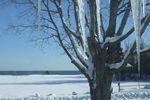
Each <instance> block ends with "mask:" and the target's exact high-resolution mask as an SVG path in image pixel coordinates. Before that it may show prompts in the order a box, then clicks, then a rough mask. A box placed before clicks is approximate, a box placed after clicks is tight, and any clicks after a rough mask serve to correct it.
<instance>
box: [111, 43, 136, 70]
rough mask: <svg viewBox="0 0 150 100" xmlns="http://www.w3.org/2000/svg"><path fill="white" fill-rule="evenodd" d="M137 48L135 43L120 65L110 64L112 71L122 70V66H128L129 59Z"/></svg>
mask: <svg viewBox="0 0 150 100" xmlns="http://www.w3.org/2000/svg"><path fill="white" fill-rule="evenodd" d="M134 47H135V43H133V44H132V45H131V47H130V48H129V49H128V51H127V52H126V54H125V56H124V58H123V60H122V61H121V62H119V63H114V64H108V66H109V68H110V69H112V70H113V69H120V68H121V67H122V66H125V65H126V64H127V59H128V58H129V55H130V53H131V52H132V51H133V49H134Z"/></svg>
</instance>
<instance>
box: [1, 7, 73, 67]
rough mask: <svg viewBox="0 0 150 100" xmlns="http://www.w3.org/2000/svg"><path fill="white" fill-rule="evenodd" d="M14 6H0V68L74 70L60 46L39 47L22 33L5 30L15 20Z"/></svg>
mask: <svg viewBox="0 0 150 100" xmlns="http://www.w3.org/2000/svg"><path fill="white" fill-rule="evenodd" d="M16 14H17V10H16V8H14V7H12V6H9V7H0V70H75V69H76V68H75V67H74V66H73V65H72V64H71V63H70V60H69V59H68V57H66V56H65V55H63V52H62V50H61V48H59V47H58V46H55V45H52V46H49V47H46V48H42V49H41V48H39V47H38V46H35V45H34V43H32V42H30V41H29V36H28V35H26V32H27V31H25V32H23V34H22V35H18V34H17V33H14V32H11V31H6V30H5V29H6V28H7V27H8V25H10V24H11V23H15V22H17V19H16Z"/></svg>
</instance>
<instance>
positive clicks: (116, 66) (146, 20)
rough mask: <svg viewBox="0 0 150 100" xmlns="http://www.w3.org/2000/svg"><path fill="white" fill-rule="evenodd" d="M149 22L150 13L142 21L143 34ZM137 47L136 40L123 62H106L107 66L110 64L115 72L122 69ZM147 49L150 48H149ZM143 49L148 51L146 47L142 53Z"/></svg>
mask: <svg viewBox="0 0 150 100" xmlns="http://www.w3.org/2000/svg"><path fill="white" fill-rule="evenodd" d="M149 23H150V15H147V16H145V18H144V19H143V21H142V25H141V34H140V35H142V34H143V33H144V31H145V29H146V28H147V27H148V25H149ZM131 30H132V31H134V29H131ZM131 30H130V31H131ZM130 33H132V32H130ZM135 47H136V42H135V41H134V42H133V44H132V45H131V47H130V48H129V49H128V51H127V53H126V54H125V56H124V58H123V59H122V61H121V62H119V63H115V64H106V66H108V67H109V68H110V69H111V70H112V71H114V72H115V71H119V70H121V69H122V68H124V67H125V65H126V64H127V62H128V60H129V57H130V55H131V53H133V51H134V50H135ZM147 50H149V49H148V48H147ZM142 51H143V52H144V51H146V49H145V50H144V49H143V50H141V53H142Z"/></svg>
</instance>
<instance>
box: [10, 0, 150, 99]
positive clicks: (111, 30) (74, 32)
mask: <svg viewBox="0 0 150 100" xmlns="http://www.w3.org/2000/svg"><path fill="white" fill-rule="evenodd" d="M14 1H15V3H16V4H23V5H26V7H28V8H29V9H28V10H27V13H28V14H30V15H32V16H35V18H36V20H34V19H33V18H28V19H30V20H32V21H30V22H29V24H30V25H25V24H22V25H19V26H14V27H15V28H16V27H19V28H33V29H35V28H38V29H39V32H41V33H42V34H43V36H42V35H41V38H40V39H42V40H48V39H50V38H53V39H54V40H55V41H56V42H57V43H58V44H59V45H60V47H61V48H63V50H64V52H65V53H66V55H67V56H68V57H69V58H70V60H71V63H72V64H74V65H75V66H76V67H77V68H78V69H79V70H80V71H81V73H83V74H84V76H85V77H86V78H87V80H88V83H89V86H90V94H91V100H110V99H111V92H112V90H111V82H112V77H113V74H114V73H115V72H119V71H121V70H123V69H124V68H125V67H126V65H127V63H128V60H129V58H130V57H131V56H132V54H133V53H134V52H135V48H136V42H135V39H133V41H132V42H130V43H131V45H130V46H129V48H128V49H127V52H123V49H122V47H121V43H122V42H123V40H126V41H127V40H128V38H129V37H130V36H131V35H132V34H134V27H133V24H132V23H131V21H132V18H131V16H132V15H131V4H130V1H129V0H110V3H108V2H107V1H106V0H101V7H99V6H100V5H99V4H98V3H99V2H98V0H38V1H39V2H40V7H39V6H38V5H39V4H38V3H37V1H36V0H21V1H20V0H13V2H14ZM149 3H150V2H147V4H146V11H147V13H146V15H145V16H144V17H143V18H142V19H141V36H142V35H143V33H145V30H147V28H148V25H149V23H150V12H148V11H149V9H150V7H149ZM83 7H84V9H81V8H83ZM98 7H99V8H98ZM97 9H100V10H99V11H98V10H97ZM29 12H32V13H29ZM39 12H40V13H39ZM82 12H84V13H82ZM37 13H38V14H37ZM37 16H38V18H37ZM99 17H100V19H98V18H99ZM37 19H39V21H37ZM147 32H148V31H147ZM45 34H46V35H45ZM132 38H133V37H132ZM145 50H149V48H148V49H144V50H143V51H144V52H145ZM141 51H142V50H141Z"/></svg>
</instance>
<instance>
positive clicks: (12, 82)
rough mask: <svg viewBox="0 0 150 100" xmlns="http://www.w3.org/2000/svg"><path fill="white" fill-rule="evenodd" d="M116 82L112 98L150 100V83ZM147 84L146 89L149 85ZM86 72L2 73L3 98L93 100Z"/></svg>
mask: <svg viewBox="0 0 150 100" xmlns="http://www.w3.org/2000/svg"><path fill="white" fill-rule="evenodd" d="M117 83H118V82H113V84H112V88H113V93H112V100H150V82H140V89H139V88H138V83H137V82H121V92H118V84H117ZM145 87H146V88H145ZM89 95H90V94H89V86H88V83H87V80H86V79H85V78H84V77H83V76H82V75H24V76H10V75H4V76H2V75H1V76H0V99H1V100H30V99H32V100H90V97H89Z"/></svg>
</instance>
